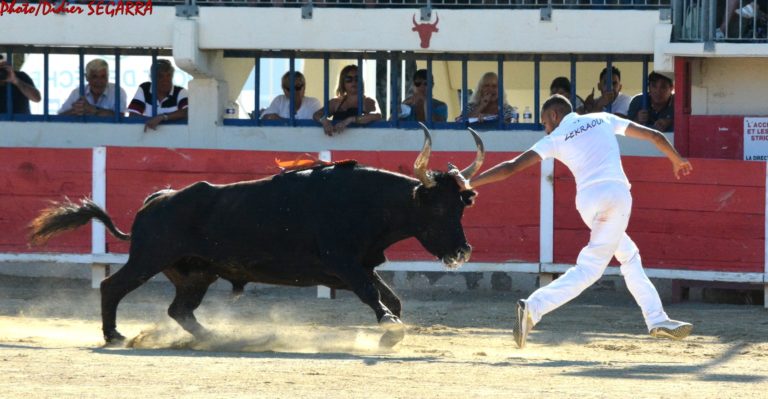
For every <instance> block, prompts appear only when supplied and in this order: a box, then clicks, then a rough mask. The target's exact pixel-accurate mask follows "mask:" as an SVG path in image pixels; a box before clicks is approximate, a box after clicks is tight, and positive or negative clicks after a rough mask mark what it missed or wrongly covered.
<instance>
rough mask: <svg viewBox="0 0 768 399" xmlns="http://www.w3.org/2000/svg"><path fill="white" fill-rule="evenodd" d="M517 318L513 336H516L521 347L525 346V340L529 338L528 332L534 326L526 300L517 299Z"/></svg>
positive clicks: (516, 340)
mask: <svg viewBox="0 0 768 399" xmlns="http://www.w3.org/2000/svg"><path fill="white" fill-rule="evenodd" d="M515 313H516V318H515V325H514V326H512V336H514V338H515V343H516V344H517V347H518V348H520V349H523V348H525V340H526V339H527V338H528V333H529V332H531V329H532V328H533V320H532V319H531V313H530V312H529V311H528V304H527V303H525V301H524V300H522V299H521V300H519V301H517V306H516V312H515Z"/></svg>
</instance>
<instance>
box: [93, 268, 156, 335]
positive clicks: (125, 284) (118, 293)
mask: <svg viewBox="0 0 768 399" xmlns="http://www.w3.org/2000/svg"><path fill="white" fill-rule="evenodd" d="M145 266H146V265H141V267H139V262H137V261H135V260H133V258H131V257H129V258H128V262H127V263H126V264H125V265H124V266H123V267H121V268H120V270H118V271H117V273H115V274H113V275H111V276H109V277H108V278H106V279H105V280H104V281H102V282H101V323H102V324H101V328H102V331H103V332H104V340H105V341H107V343H108V344H109V343H114V342H119V341H123V340H125V337H124V336H123V335H122V334H120V333H119V332H118V331H117V321H116V320H117V305H119V304H120V301H121V300H122V299H123V298H124V297H125V296H126V295H128V293H130V292H131V291H133V290H135V289H136V288H138V287H139V286H141V285H142V284H144V283H145V282H147V280H149V279H150V278H152V277H153V276H154V275H156V274H157V273H159V272H160V268H152V267H145Z"/></svg>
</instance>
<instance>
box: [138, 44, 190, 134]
mask: <svg viewBox="0 0 768 399" xmlns="http://www.w3.org/2000/svg"><path fill="white" fill-rule="evenodd" d="M155 70H156V72H157V98H159V99H161V100H159V101H152V82H144V83H142V84H141V85H139V89H138V90H136V94H135V95H134V96H133V100H131V103H130V105H128V115H129V116H132V117H143V118H146V120H145V122H144V131H145V132H146V131H147V129H152V130H157V126H158V125H160V124H161V123H163V122H167V121H176V120H186V119H187V106H188V105H189V100H188V96H187V90H185V89H184V88H183V87H180V86H174V85H173V72H174V68H173V65H171V62H170V61H168V60H163V59H159V60H157V62H155V65H153V66H152V72H153V74H154V72H155ZM155 108H157V112H155V111H154V110H155ZM153 114H154V115H153Z"/></svg>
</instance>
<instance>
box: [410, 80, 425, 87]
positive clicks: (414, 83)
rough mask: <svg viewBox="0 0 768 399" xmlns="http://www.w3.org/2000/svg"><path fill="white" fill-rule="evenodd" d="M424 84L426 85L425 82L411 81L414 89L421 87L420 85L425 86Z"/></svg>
mask: <svg viewBox="0 0 768 399" xmlns="http://www.w3.org/2000/svg"><path fill="white" fill-rule="evenodd" d="M426 84H427V81H426V80H414V81H413V85H414V86H416V87H421V85H426Z"/></svg>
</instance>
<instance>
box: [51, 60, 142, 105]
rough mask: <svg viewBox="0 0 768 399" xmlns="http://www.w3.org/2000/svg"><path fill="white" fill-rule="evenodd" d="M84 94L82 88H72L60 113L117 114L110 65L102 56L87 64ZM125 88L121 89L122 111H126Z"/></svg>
mask: <svg viewBox="0 0 768 399" xmlns="http://www.w3.org/2000/svg"><path fill="white" fill-rule="evenodd" d="M85 80H87V81H88V84H87V85H85V92H84V95H83V96H81V95H80V89H79V88H78V89H74V90H72V93H70V94H69V97H68V98H67V101H65V102H64V105H62V106H61V108H60V109H59V115H94V116H112V115H114V114H115V92H116V88H115V85H114V84H112V83H109V65H107V62H106V61H104V60H102V59H101V58H96V59H94V60H91V61H90V62H89V63H88V64H86V66H85ZM127 106H128V104H127V103H126V95H125V90H123V89H122V88H121V89H120V107H119V110H120V113H121V114H122V113H125V109H126V108H127Z"/></svg>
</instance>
